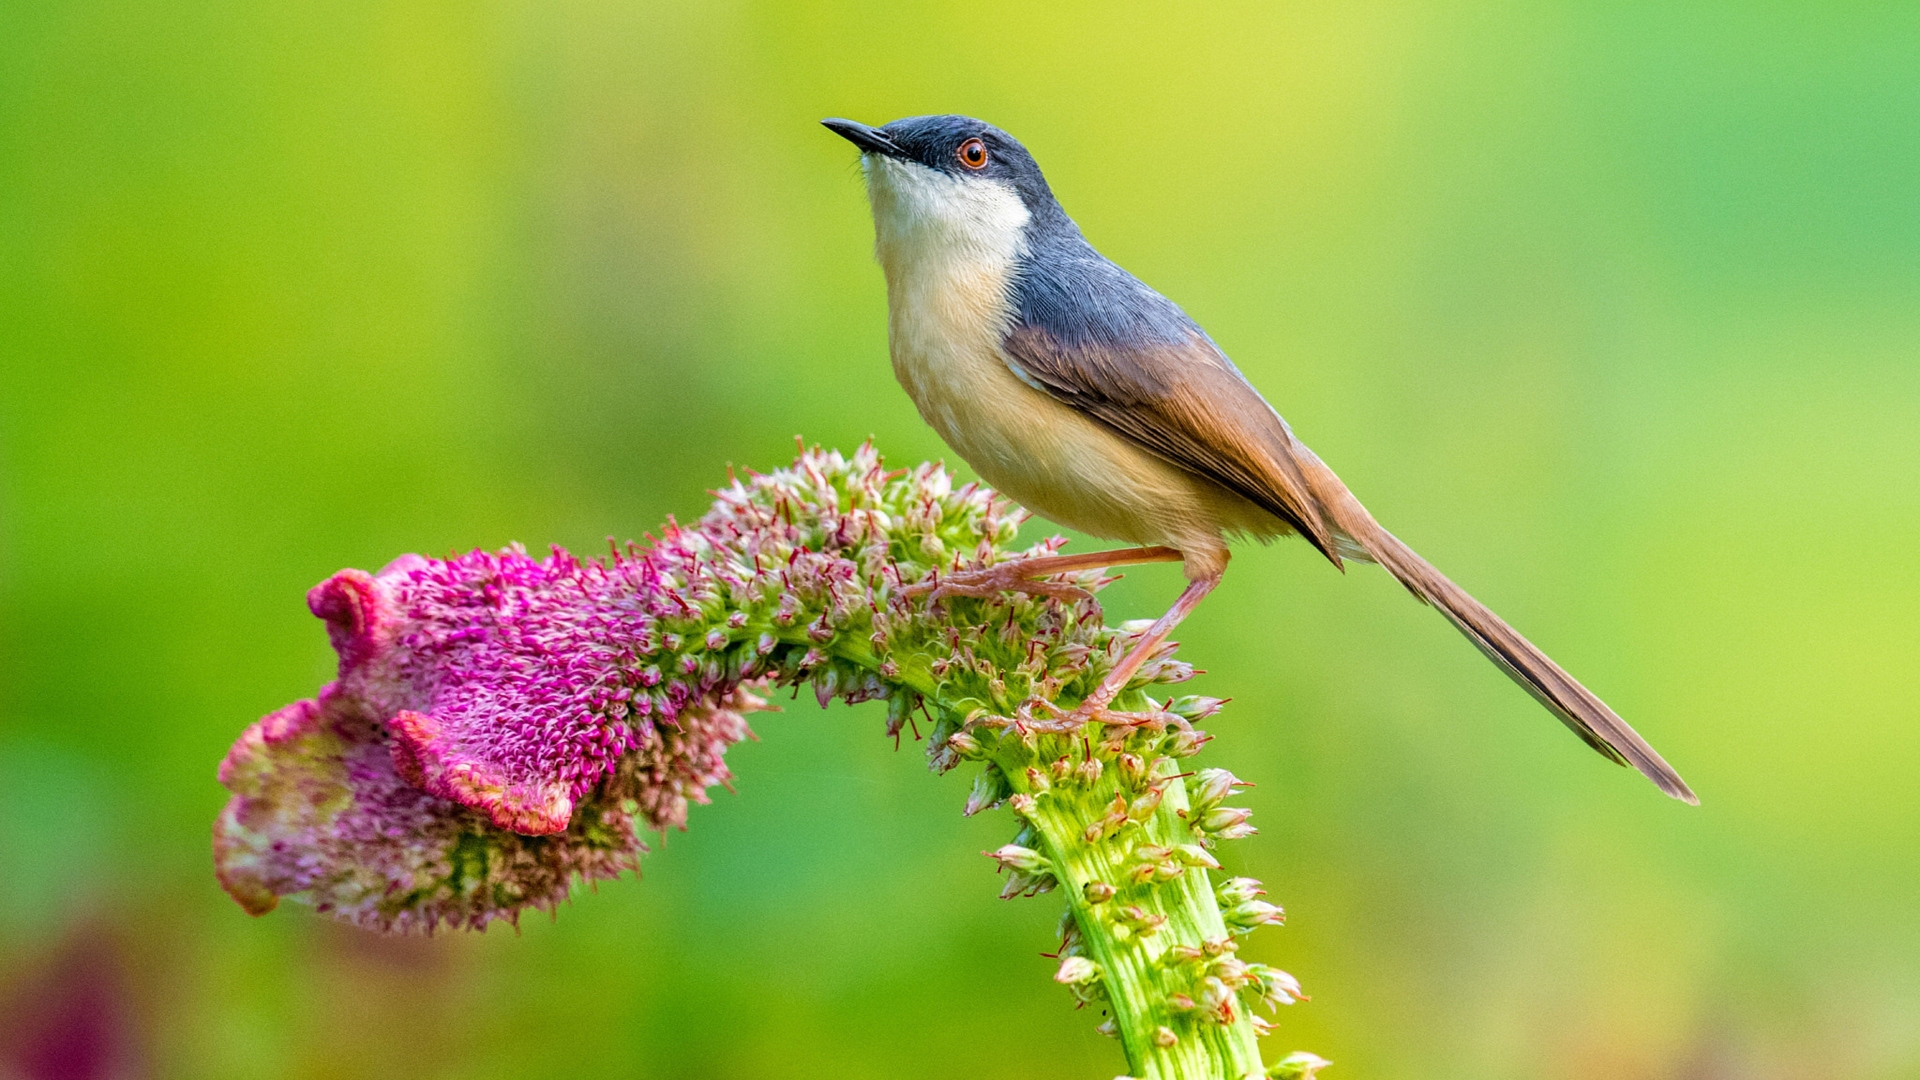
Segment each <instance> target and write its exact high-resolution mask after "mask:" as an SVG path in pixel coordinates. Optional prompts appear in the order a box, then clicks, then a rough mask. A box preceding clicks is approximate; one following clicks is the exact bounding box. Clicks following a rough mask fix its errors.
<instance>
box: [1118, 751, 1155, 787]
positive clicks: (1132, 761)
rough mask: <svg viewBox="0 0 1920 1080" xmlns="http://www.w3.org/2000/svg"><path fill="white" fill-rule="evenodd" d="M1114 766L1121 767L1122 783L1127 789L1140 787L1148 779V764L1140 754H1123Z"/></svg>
mask: <svg viewBox="0 0 1920 1080" xmlns="http://www.w3.org/2000/svg"><path fill="white" fill-rule="evenodd" d="M1114 764H1116V765H1118V766H1119V767H1120V782H1121V783H1122V784H1125V785H1126V786H1127V787H1138V786H1139V785H1140V782H1141V781H1142V780H1145V779H1146V777H1147V763H1146V761H1144V760H1143V759H1142V758H1141V757H1140V755H1139V754H1121V755H1120V757H1119V758H1118V759H1116V760H1115V761H1114Z"/></svg>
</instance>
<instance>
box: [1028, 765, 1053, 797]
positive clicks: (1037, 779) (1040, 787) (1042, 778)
mask: <svg viewBox="0 0 1920 1080" xmlns="http://www.w3.org/2000/svg"><path fill="white" fill-rule="evenodd" d="M1027 786H1028V787H1030V788H1032V789H1033V790H1034V791H1036V792H1041V791H1049V790H1052V788H1053V781H1051V780H1049V779H1047V774H1046V773H1045V772H1044V771H1042V770H1041V769H1040V768H1039V767H1038V766H1036V765H1029V766H1027Z"/></svg>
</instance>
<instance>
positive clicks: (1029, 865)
mask: <svg viewBox="0 0 1920 1080" xmlns="http://www.w3.org/2000/svg"><path fill="white" fill-rule="evenodd" d="M980 854H982V855H985V856H986V857H987V858H989V859H992V860H993V861H995V862H997V863H999V864H1000V868H1001V869H1003V870H1008V869H1011V870H1017V871H1019V872H1021V873H1024V874H1050V873H1052V872H1053V863H1051V862H1049V861H1048V860H1047V857H1046V856H1045V855H1042V854H1040V853H1039V852H1037V851H1035V850H1033V849H1032V848H1027V847H1021V846H1020V845H1019V844H1003V845H1001V846H1000V847H999V848H998V849H997V850H994V851H983V852H981V853H980Z"/></svg>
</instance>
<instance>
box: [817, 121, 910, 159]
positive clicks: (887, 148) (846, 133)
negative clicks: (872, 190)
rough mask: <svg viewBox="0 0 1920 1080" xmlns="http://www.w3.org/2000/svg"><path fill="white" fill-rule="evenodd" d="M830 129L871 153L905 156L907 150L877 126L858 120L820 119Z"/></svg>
mask: <svg viewBox="0 0 1920 1080" xmlns="http://www.w3.org/2000/svg"><path fill="white" fill-rule="evenodd" d="M820 123H821V125H822V126H824V127H825V128H826V129H827V130H828V131H831V132H833V133H834V134H835V135H838V136H840V137H841V138H843V139H845V140H847V141H848V142H850V143H852V144H853V145H855V146H857V147H859V148H860V149H861V150H863V151H865V152H867V153H869V154H886V155H888V156H889V157H905V156H906V151H904V150H902V149H900V148H899V147H898V146H896V145H894V142H893V140H892V139H889V138H887V133H886V132H884V131H881V130H880V129H879V128H876V127H868V126H867V125H865V124H862V123H860V122H859V121H857V120H842V119H840V118H839V117H828V118H827V119H825V120H822V121H820Z"/></svg>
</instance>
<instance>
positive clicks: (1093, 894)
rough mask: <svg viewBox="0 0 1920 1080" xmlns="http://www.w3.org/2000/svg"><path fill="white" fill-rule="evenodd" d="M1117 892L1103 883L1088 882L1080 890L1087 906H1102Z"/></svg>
mask: <svg viewBox="0 0 1920 1080" xmlns="http://www.w3.org/2000/svg"><path fill="white" fill-rule="evenodd" d="M1119 891H1120V890H1119V889H1116V888H1114V887H1113V886H1111V885H1109V884H1107V883H1106V882H1104V881H1089V882H1087V883H1086V884H1085V885H1083V886H1081V888H1080V894H1081V895H1082V896H1085V897H1086V898H1087V903H1089V904H1104V903H1106V902H1107V901H1109V900H1111V899H1113V896H1114V894H1115V893H1117V892H1119Z"/></svg>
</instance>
